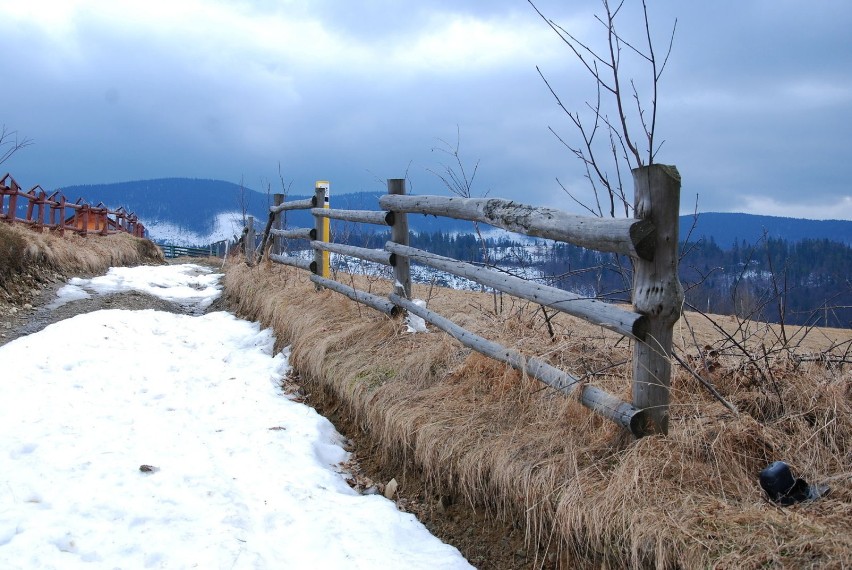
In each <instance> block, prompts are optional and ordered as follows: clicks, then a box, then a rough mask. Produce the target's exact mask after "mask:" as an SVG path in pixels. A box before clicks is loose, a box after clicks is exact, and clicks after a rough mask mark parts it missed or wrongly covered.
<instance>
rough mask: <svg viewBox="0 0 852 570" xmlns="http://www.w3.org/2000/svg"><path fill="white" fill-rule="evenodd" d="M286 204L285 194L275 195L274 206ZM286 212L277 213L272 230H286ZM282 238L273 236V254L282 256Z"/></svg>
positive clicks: (273, 197) (273, 196)
mask: <svg viewBox="0 0 852 570" xmlns="http://www.w3.org/2000/svg"><path fill="white" fill-rule="evenodd" d="M283 203H284V194H273V195H272V205H273V206H280V205H281V204H283ZM283 222H284V212H275V219H274V220H273V221H272V228H273V229H276V230H283V229H284V223H283ZM281 250H282V247H281V236H272V253H274V254H276V255H281Z"/></svg>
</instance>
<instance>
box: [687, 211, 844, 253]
mask: <svg viewBox="0 0 852 570" xmlns="http://www.w3.org/2000/svg"><path fill="white" fill-rule="evenodd" d="M693 221H694V218H693V217H692V216H681V218H680V238H681V239H682V240H683V239H685V238H686V236H687V234H688V233H689V230H690V228H691V227H692V225H693ZM764 230H765V231H766V237H768V238H774V239H783V240H786V241H789V242H798V241H802V240H805V239H827V240H830V241H836V242H840V243H845V244H846V245H852V222H849V221H843V220H803V219H799V218H779V217H776V216H756V215H753V214H733V213H716V212H706V213H702V214H699V215H698V221H697V223H696V225H695V229H694V230H693V232H692V237H691V238H690V241H697V240H698V238H700V237H702V236H703V237H706V238H707V239H708V240H709V239H710V238H713V240H714V241H715V242H716V243H717V244H719V246H720V247H722V248H726V249H727V248H729V247H731V246H732V245H733V243H734V241H737V242H739V243H740V244H741V243H742V242H743V240H745V241H746V242H747V243H750V244H754V243H757V242H758V241H759V240H761V239H763V234H764Z"/></svg>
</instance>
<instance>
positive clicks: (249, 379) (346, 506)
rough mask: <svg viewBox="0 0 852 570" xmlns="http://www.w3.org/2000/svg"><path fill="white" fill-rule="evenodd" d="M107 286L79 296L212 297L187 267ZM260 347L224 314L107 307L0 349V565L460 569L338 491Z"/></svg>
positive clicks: (331, 447) (385, 512) (330, 458)
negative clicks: (137, 292)
mask: <svg viewBox="0 0 852 570" xmlns="http://www.w3.org/2000/svg"><path fill="white" fill-rule="evenodd" d="M112 275H113V276H112V277H110V278H109V279H101V280H100V281H97V280H91V281H89V280H79V281H76V285H75V287H77V288H78V289H79V290H84V291H86V292H88V293H89V294H109V293H110V292H111V291H117V290H124V289H128V288H131V289H143V290H147V291H149V292H158V294H160V295H161V296H163V297H164V298H173V299H174V298H179V299H182V300H183V302H185V303H189V302H194V303H197V304H198V306H203V304H205V303H208V302H209V300H210V299H211V298H212V297H213V296H215V295H217V294H218V293H219V290H218V289H219V288H218V286H210V283H209V280H210V279H213V280H214V281H215V276H211V275H209V270H206V269H204V268H200V267H198V266H173V267H170V268H162V267H160V268H151V267H139V268H133V269H132V270H125V271H124V272H123V273H121V274H118V273H115V272H113V274H112ZM199 279H201V281H199ZM205 279H206V280H205ZM188 291H194V292H195V294H194V296H193V295H189V294H188ZM73 294H75V293H74V292H73V290H72V291H71V292H69V291H66V292H65V293H63V295H66V296H67V295H73ZM273 345H274V338H273V335H272V333H271V332H270V331H269V330H260V328H259V326H258V325H257V324H255V323H250V322H247V321H243V320H240V319H237V318H236V317H234V316H233V315H231V314H228V313H224V312H219V313H210V314H207V315H203V316H195V317H194V316H187V315H176V314H171V313H164V312H158V311H150V310H149V311H124V310H111V311H98V312H94V313H89V314H84V315H79V316H77V317H74V318H72V319H68V320H66V321H62V322H60V323H57V324H55V325H52V326H49V327H47V328H46V329H44V330H43V331H41V332H39V333H36V334H33V335H30V336H27V337H23V338H20V339H18V340H16V341H13V342H10V343H9V344H7V345H5V346H3V347H0V361H3V362H6V363H14V366H12V367H11V368H9V367H7V368H6V370H7V371H6V372H4V375H3V378H2V381H0V458H3V460H2V467H3V468H2V470H0V568H3V569H31V568H39V569H49V568H61V569H66V568H72V569H73V568H175V569H177V568H180V569H184V568H205V569H208V568H213V569H215V568H311V569H314V568H340V569H344V568H346V569H349V568H364V569H375V568H430V569H431V568H470V565H469V564H468V563H467V562H466V561H465V560H464V559H463V558H462V556H461V555H460V554H459V552H458V551H457V550H456V549H455V548H453V547H451V546H448V545H446V544H443V543H442V542H440V541H439V540H438V539H436V538H435V537H433V536H432V535H430V534H429V532H428V531H427V530H426V529H425V528H424V527H423V526H422V525H421V524H420V523H419V522H418V521H417V520H416V519H415V518H414V517H413V516H412V515H410V514H405V513H401V512H399V511H398V510H397V509H396V507H395V505H394V503H393V502H391V501H389V500H386V499H385V498H383V497H381V496H376V495H371V496H361V495H359V494H357V493H356V492H355V491H353V490H352V489H351V488H350V487H349V485H347V484H346V482H345V480H344V475H342V474H341V473H339V472H338V469H339V467H338V464H339V463H340V462H341V461H344V460H346V459H347V457H348V454H347V453H346V452H345V451H344V450H343V448H342V447H341V445H340V443H341V436H340V435H339V434H338V433H337V432H336V431H335V429H334V427H333V426H332V425H331V423H330V422H329V421H328V420H326V419H325V418H324V417H322V416H320V415H318V414H317V413H316V412H315V411H314V410H313V409H312V408H310V407H307V406H305V405H303V404H298V403H295V402H292V401H290V400H288V399H287V398H286V397H285V396H284V395H283V394H282V392H281V390H280V389H279V387H278V384H279V382H280V380H281V378H282V376H283V375H284V374H285V373H286V371H287V369H288V361H287V355H286V354H281V353H279V354H273V353H272V351H273ZM48 347H49V349H50V350H49V351H46V348H48ZM42 354H47V356H45V357H35V355H42Z"/></svg>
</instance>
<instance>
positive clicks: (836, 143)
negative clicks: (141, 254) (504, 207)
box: [0, 0, 852, 220]
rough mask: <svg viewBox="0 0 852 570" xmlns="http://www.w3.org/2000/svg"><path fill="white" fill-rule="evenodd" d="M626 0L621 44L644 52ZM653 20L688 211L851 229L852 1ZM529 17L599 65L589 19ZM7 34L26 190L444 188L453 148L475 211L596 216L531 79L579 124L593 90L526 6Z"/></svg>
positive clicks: (426, 4) (67, 22)
mask: <svg viewBox="0 0 852 570" xmlns="http://www.w3.org/2000/svg"><path fill="white" fill-rule="evenodd" d="M637 2H638V0H626V5H625V8H624V12H623V13H622V14H620V16H619V21H618V26H619V30H620V32H621V34H622V35H624V36H625V38H626V39H628V40H629V41H631V42H634V43H635V44H636V45H637V46H639V45H641V44H642V40H643V33H644V28H643V27H642V26H641V20H639V19H637V18H635V17H634V16H635V15H636V4H637ZM648 2H649V10H650V17H651V25H652V34H653V36H654V39H655V41H656V48H657V54H658V55H659V56H661V55H662V53H663V52H665V48H666V46H667V43H668V36H669V35H670V32H671V26H672V23H673V22H674V20H675V18H677V21H678V23H677V33H676V36H675V43H674V48H673V51H672V55H671V58H670V59H669V62H668V65H667V67H666V69H665V73H664V74H663V76H662V78H661V80H660V83H659V96H658V97H659V99H658V100H659V104H658V113H657V115H658V121H657V131H656V140H657V141H662V140H664V141H665V142H664V144H663V146H662V148H661V149H660V151H659V153H658V154H657V157H656V160H657V161H658V162H663V163H668V164H675V165H677V166H678V168H679V169H680V172H681V174H682V176H683V195H682V211H683V212H688V211H691V210H692V209H693V208H694V205H695V201H696V196H697V197H698V207H699V210H701V211H745V212H752V213H763V214H771V215H788V216H796V217H811V218H839V219H847V220H852V184H850V180H852V136H850V127H852V45H850V42H849V29H850V28H852V3H850V2H849V1H848V0H819V1H818V2H809V3H804V2H801V1H793V0H718V1H715V2H678V1H676V0H648ZM537 5H538V7H539V9H540V10H541V11H542V12H544V13H545V14H546V15H548V16H549V17H551V18H553V19H554V20H555V21H556V22H557V23H559V24H560V25H561V26H562V27H563V28H565V29H566V30H568V31H570V32H571V33H572V34H574V35H575V36H576V37H578V38H579V39H581V40H582V41H583V42H587V43H588V44H589V45H590V46H594V47H596V48H600V47H603V46H602V44H601V42H602V41H603V40H604V38H605V30H604V29H603V28H602V27H601V25H600V24H599V23H597V22H596V21H595V19H594V15H595V14H601V13H602V8H601V4H600V2H599V0H575V1H572V2H567V1H564V0H538V2H537ZM0 23H2V29H3V39H2V51H0V80H2V87H0V125H3V124H5V125H6V128H7V130H16V131H17V132H18V135H19V136H25V137H28V138H30V139H32V141H33V144H32V145H31V146H29V147H27V148H25V149H23V150H22V151H21V152H19V153H18V154H16V155H15V156H14V157H13V158H11V159H10V160H8V161H7V162H6V163H4V164H3V165H2V166H0V170H2V171H3V172H5V171H7V170H8V171H10V172H11V173H12V174H13V176H15V178H16V179H17V180H18V181H19V182H20V183H21V184H22V185H23V186H25V187H29V186H32V185H35V184H41V185H42V186H43V187H45V188H49V189H52V188H56V187H60V186H67V185H72V184H94V183H104V182H119V181H126V180H137V179H150V178H161V177H193V178H217V179H223V180H229V181H233V182H239V181H240V179H241V178H242V179H244V180H245V183H246V184H247V185H248V186H249V187H252V188H255V189H261V188H262V187H264V186H265V184H266V183H267V182H268V181H272V182H273V183H275V184H277V180H278V165H279V163H280V164H281V168H282V170H283V174H284V177H285V179H286V180H287V181H288V182H290V181H292V182H293V191H294V192H300V193H308V192H310V191H311V189H312V188H313V182H314V181H315V180H317V179H329V180H331V181H332V192H333V193H342V192H349V191H362V190H368V191H373V190H378V191H381V190H382V189H383V182H382V181H383V180H384V179H386V178H396V177H402V176H405V175H406V173H407V174H408V176H409V178H410V181H411V184H412V190H413V191H414V192H415V193H420V194H426V193H445V192H446V191H445V190H444V189H442V184H441V181H440V180H439V179H438V177H437V176H436V175H435V173H436V172H437V173H441V172H443V171H444V168H445V167H446V166H449V165H451V164H453V157H452V156H450V155H449V154H447V153H446V152H444V151H445V150H447V146H446V144H445V143H449V144H450V145H451V146H455V145H456V143H457V141H458V142H459V143H460V144H459V147H458V148H459V151H460V157H461V159H462V163H463V164H464V165H465V167H466V168H467V169H468V172H470V171H471V170H472V168H473V166H474V165H475V164H476V163H477V162H478V164H479V166H478V171H477V175H476V178H475V180H474V184H473V187H472V193H473V194H474V195H484V194H485V193H488V195H490V196H499V197H507V198H514V199H520V200H523V201H525V202H528V203H534V204H542V205H551V206H557V207H563V208H565V209H569V210H572V211H580V209H579V206H577V205H576V204H575V203H574V202H572V201H571V199H570V198H569V197H568V196H567V195H566V193H565V192H564V191H563V189H562V188H561V187H560V183H559V182H557V180H559V181H560V182H561V185H563V186H565V187H566V188H568V189H569V190H570V191H571V192H572V193H574V194H575V195H576V196H577V197H578V198H580V199H581V200H582V201H584V202H586V203H592V202H593V198H592V195H591V193H590V191H589V185H588V183H587V182H585V181H584V178H583V176H584V169H583V166H582V164H581V163H580V162H579V161H578V160H577V159H576V158H574V157H572V155H571V153H570V151H568V149H566V147H565V146H564V145H563V144H562V143H561V142H560V141H559V139H557V137H556V136H555V135H554V134H553V133H551V132H550V131H549V128H553V130H554V131H556V132H557V133H558V134H559V136H560V137H562V139H563V140H564V141H565V143H567V144H569V145H574V144H578V143H580V138H579V135H578V133H577V131H576V129H574V128H573V127H572V124H571V123H570V121H569V120H568V118H567V116H566V115H565V113H564V112H563V111H562V110H561V109H560V108H559V107H558V106H557V104H556V101H555V99H554V97H553V96H552V95H551V93H550V92H549V90H548V88H547V86H546V85H545V84H544V82H543V81H542V79H541V78H540V77H539V75H538V72H537V71H536V66H539V67H540V68H541V70H542V72H543V73H544V74H545V75H546V77H547V78H548V80H549V81H550V83H551V85H552V86H553V88H554V90H555V91H556V92H557V93H558V95H559V96H560V98H561V100H562V102H563V103H564V104H565V107H566V108H568V109H569V110H571V111H575V110H579V111H581V112H582V113H584V114H583V120H584V121H586V124H588V123H589V121H591V120H592V117H591V115H589V112H588V107H587V106H586V102H587V101H594V99H595V97H596V91H595V87H594V83H593V82H592V80H591V78H590V76H589V75H588V73H586V71H585V69H584V68H583V66H582V65H581V64H580V63H579V62H578V60H577V59H576V58H575V57H574V56H573V55H572V53H571V52H570V50H569V49H568V46H566V45H565V44H564V43H563V42H561V41H560V39H559V37H557V36H556V34H555V33H554V32H553V31H552V30H551V29H550V28H549V27H548V26H547V25H546V23H545V22H544V21H543V20H542V19H541V18H539V16H538V15H537V14H536V13H535V11H534V10H533V9H532V7H531V6H530V5H529V3H528V2H527V0H488V1H485V0H409V1H407V2H401V1H392V0H361V1H359V2H355V1H350V0H229V1H226V0H145V1H144V2H137V1H135V0H127V1H124V0H28V1H27V2H22V1H21V0H0ZM622 71H623V72H624V76H625V77H626V78H633V79H634V80H635V84H636V85H637V90H638V91H639V95H640V100H641V101H642V102H643V104H644V106H645V108H646V109H649V108H650V103H649V101H650V93H649V91H648V89H647V86H648V80H647V79H648V73H649V71H648V68H647V66H643V65H641V62H640V61H639V60H638V58H636V57H631V53H630V50H629V49H625V53H624V57H623V62H622ZM626 100H627V103H628V104H629V105H630V108H631V109H633V108H634V103H633V101H632V94H631V93H630V92H629V90H628V93H627V96H626ZM631 113H632V111H631ZM612 116H614V115H612ZM646 116H647V113H646ZM629 119H630V120H631V121H632V122H631V123H630V125H629V126H630V128H631V132H633V133H634V135H633V136H634V137H636V138H640V137H639V136H637V134H635V133H636V132H637V128H638V133H639V134H640V135H641V132H642V131H641V125H640V124H639V122H638V121H637V120H636V117H635V114H631V115H630V116H629ZM604 135H605V133H601V134H599V135H598V138H599V139H603V140H605V137H604ZM641 142H642V141H641V140H640V143H641ZM644 146H647V145H644ZM599 152H600V151H599ZM602 155H603V156H604V157H606V153H602ZM601 162H602V163H603V162H605V161H604V160H603V159H601ZM0 174H2V173H0Z"/></svg>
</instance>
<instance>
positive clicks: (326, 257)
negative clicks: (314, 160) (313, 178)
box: [314, 180, 331, 279]
mask: <svg viewBox="0 0 852 570" xmlns="http://www.w3.org/2000/svg"><path fill="white" fill-rule="evenodd" d="M314 189H315V190H316V196H317V199H319V197H320V190H322V191H323V194H322V196H323V201H322V207H323V208H326V209H328V208H330V207H331V204H330V201H329V197H330V190H331V183H330V182H329V181H328V180H317V182H316V184H315V185H314ZM319 207H320V205H319V204H317V208H319ZM321 239H322V241H323V242H325V243H329V242H330V241H331V220H330V219H329V218H322V237H321ZM320 276H321V277H325V278H326V279H328V278H329V277H330V276H331V252H328V251H323V252H322V272H321V273H320Z"/></svg>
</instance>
